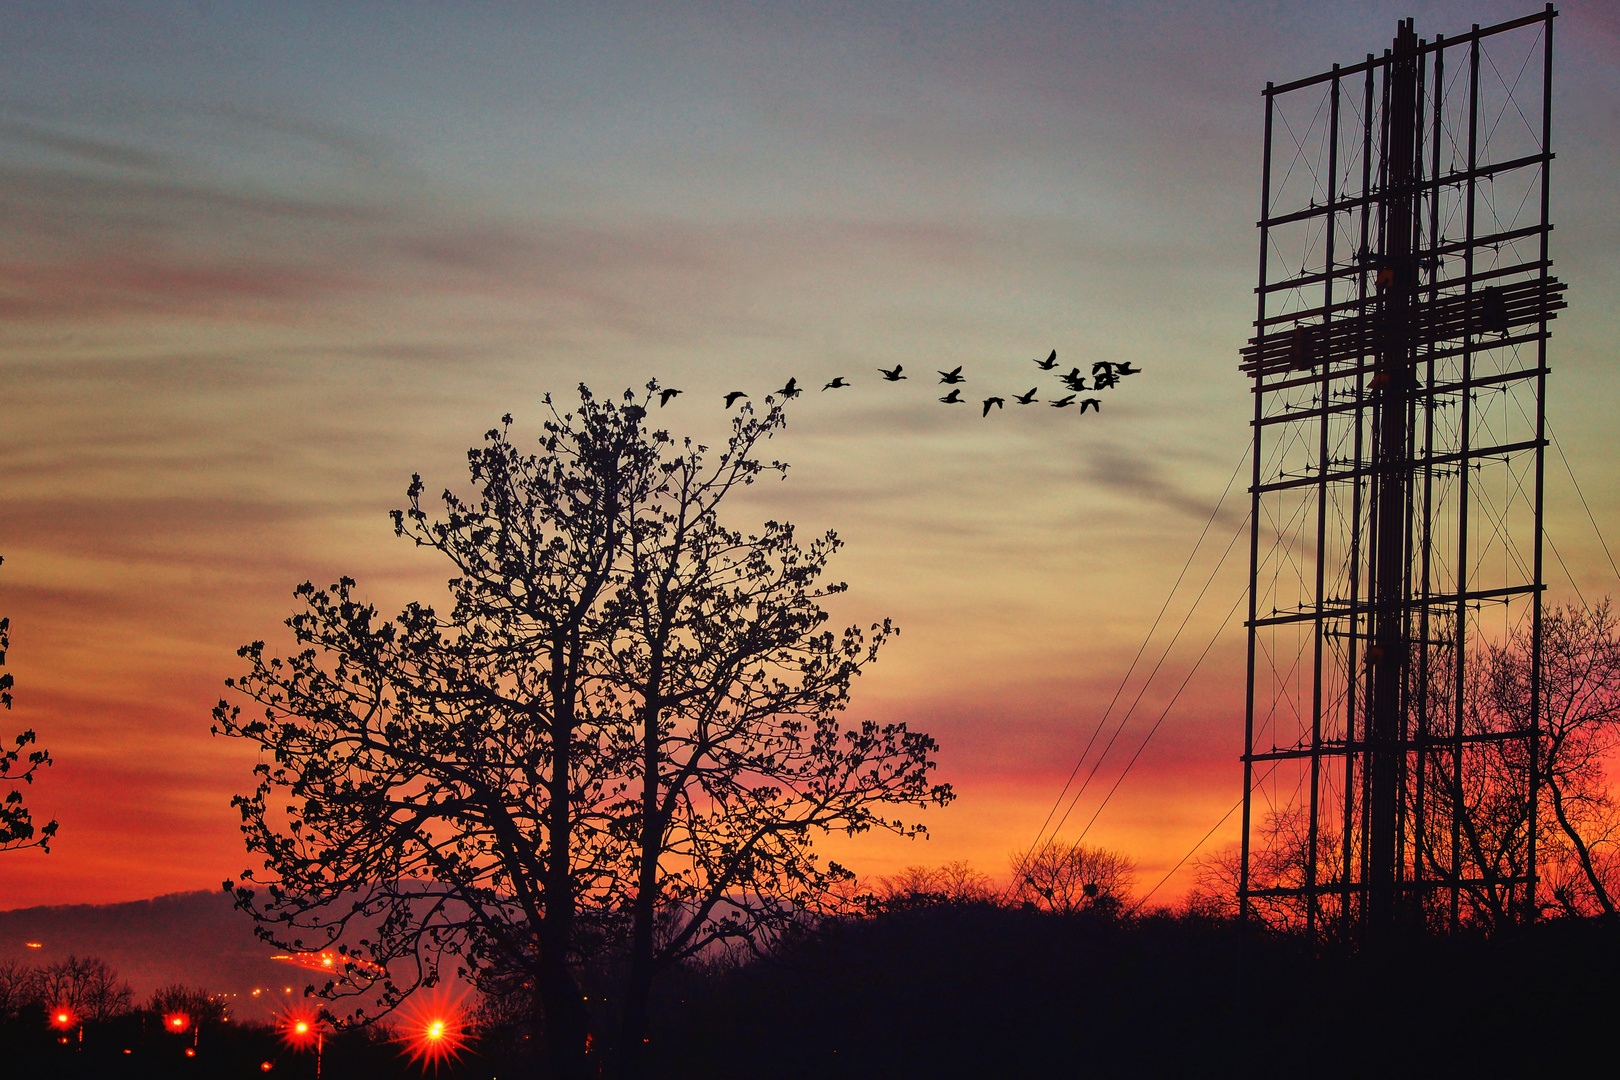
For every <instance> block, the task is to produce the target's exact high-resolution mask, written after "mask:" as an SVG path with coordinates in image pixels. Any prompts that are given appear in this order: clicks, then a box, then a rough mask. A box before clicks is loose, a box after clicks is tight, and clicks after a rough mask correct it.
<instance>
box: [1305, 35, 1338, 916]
mask: <svg viewBox="0 0 1620 1080" xmlns="http://www.w3.org/2000/svg"><path fill="white" fill-rule="evenodd" d="M1333 70H1334V71H1335V72H1337V71H1338V70H1339V65H1338V64H1334V65H1333ZM1328 96H1329V100H1328V168H1327V177H1328V182H1327V205H1328V206H1332V205H1333V204H1334V202H1335V201H1336V200H1337V199H1338V177H1339V79H1338V76H1337V75H1335V76H1334V79H1333V81H1332V83H1330V84H1329V88H1328ZM1337 220H1338V215H1337V214H1336V213H1333V212H1331V211H1330V212H1329V213H1328V214H1327V217H1326V222H1327V238H1326V247H1327V258H1326V265H1325V267H1324V280H1323V282H1322V308H1323V310H1324V311H1332V308H1333V266H1334V255H1335V251H1334V239H1335V233H1336V231H1337ZM1325 321H1326V319H1324V322H1325ZM1331 367H1332V365H1331V364H1329V363H1328V360H1327V358H1326V357H1325V356H1324V357H1323V358H1322V373H1321V374H1322V379H1321V382H1320V383H1319V384H1318V390H1317V405H1318V406H1319V409H1320V411H1319V413H1318V417H1317V434H1318V442H1317V450H1316V475H1317V482H1316V585H1315V590H1314V592H1313V594H1312V600H1313V604H1314V606H1315V608H1316V617H1315V618H1314V619H1313V620H1312V637H1313V641H1312V658H1311V809H1310V834H1309V837H1308V839H1307V845H1308V847H1309V849H1310V850H1309V853H1308V855H1307V860H1306V869H1305V889H1306V893H1305V933H1306V937H1307V939H1308V940H1310V941H1311V942H1312V943H1314V942H1315V941H1316V917H1317V906H1318V903H1319V901H1318V895H1317V889H1318V885H1319V882H1318V875H1317V866H1318V863H1319V862H1320V853H1319V852H1318V850H1317V846H1318V845H1317V837H1318V835H1319V833H1320V830H1321V823H1320V815H1321V788H1322V648H1323V644H1324V639H1323V632H1324V631H1325V630H1326V627H1325V626H1324V625H1323V596H1322V588H1323V583H1324V582H1325V580H1326V577H1327V501H1328V479H1327V475H1328V418H1329V416H1330V415H1331V414H1330V413H1329V412H1328V390H1329V388H1330V387H1331V386H1332V385H1333V372H1332V370H1331Z"/></svg>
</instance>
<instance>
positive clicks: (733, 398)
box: [726, 390, 748, 409]
mask: <svg viewBox="0 0 1620 1080" xmlns="http://www.w3.org/2000/svg"><path fill="white" fill-rule="evenodd" d="M747 396H748V395H747V394H745V393H743V392H742V391H741V390H733V391H732V392H731V393H729V394H727V395H726V408H728V409H729V408H731V407H732V406H733V405H735V404H737V399H738V398H745V397H747Z"/></svg>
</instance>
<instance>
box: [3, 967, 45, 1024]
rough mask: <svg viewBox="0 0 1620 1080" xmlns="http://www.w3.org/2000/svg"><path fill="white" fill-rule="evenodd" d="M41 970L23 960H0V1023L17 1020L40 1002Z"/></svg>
mask: <svg viewBox="0 0 1620 1080" xmlns="http://www.w3.org/2000/svg"><path fill="white" fill-rule="evenodd" d="M38 982H39V971H38V969H37V968H35V967H34V966H33V965H32V964H25V963H23V962H22V961H21V960H0V1023H3V1022H7V1021H11V1020H15V1019H16V1018H17V1017H18V1016H20V1015H21V1014H22V1012H23V1010H24V1009H26V1008H28V1007H29V1006H30V1005H36V1004H38V1003H39V994H38V992H37V990H36V989H35V987H36V985H37V983H38Z"/></svg>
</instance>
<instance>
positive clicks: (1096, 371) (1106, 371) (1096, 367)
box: [1091, 360, 1118, 375]
mask: <svg viewBox="0 0 1620 1080" xmlns="http://www.w3.org/2000/svg"><path fill="white" fill-rule="evenodd" d="M1116 366H1118V365H1116V364H1111V363H1109V362H1108V361H1107V360H1098V361H1097V362H1096V363H1095V364H1092V365H1091V373H1092V374H1093V375H1112V374H1113V373H1114V368H1115V367H1116Z"/></svg>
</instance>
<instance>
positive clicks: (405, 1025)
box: [399, 995, 467, 1072]
mask: <svg viewBox="0 0 1620 1080" xmlns="http://www.w3.org/2000/svg"><path fill="white" fill-rule="evenodd" d="M401 1019H402V1021H403V1022H402V1023H401V1025H400V1034H399V1041H400V1042H402V1043H404V1046H405V1048H404V1052H405V1054H406V1055H407V1056H408V1057H409V1058H410V1059H411V1061H412V1062H414V1063H416V1064H418V1065H420V1066H422V1068H423V1069H424V1070H425V1069H426V1068H427V1067H428V1066H429V1065H431V1066H433V1069H434V1071H435V1072H437V1071H438V1068H439V1065H440V1064H448V1063H449V1062H450V1061H451V1060H453V1059H454V1058H456V1057H457V1056H459V1055H460V1053H461V1052H462V1051H463V1050H464V1049H466V1047H467V1029H466V1012H465V1010H464V1009H462V1007H461V1005H460V1004H459V1003H458V1002H454V1001H450V1000H448V999H445V998H441V997H439V996H437V995H435V996H433V997H430V998H428V999H427V1000H426V1001H413V1002H412V1003H411V1004H410V1005H408V1006H407V1007H406V1011H405V1012H404V1014H403V1016H402V1018H401Z"/></svg>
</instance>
